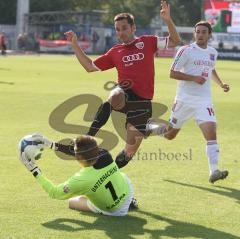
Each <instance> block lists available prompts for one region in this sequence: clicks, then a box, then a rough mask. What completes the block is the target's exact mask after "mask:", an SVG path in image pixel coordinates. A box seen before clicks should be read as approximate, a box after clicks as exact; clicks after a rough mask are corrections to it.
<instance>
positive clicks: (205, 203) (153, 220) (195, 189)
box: [0, 55, 240, 239]
mask: <svg viewBox="0 0 240 239" xmlns="http://www.w3.org/2000/svg"><path fill="white" fill-rule="evenodd" d="M171 62H172V59H156V62H155V63H156V65H155V68H156V79H155V97H154V102H160V103H163V104H165V105H166V106H167V107H168V111H167V112H166V113H165V114H164V115H163V116H162V118H163V119H165V120H167V119H168V117H169V114H170V111H169V109H170V107H171V104H172V102H173V99H174V96H175V90H176V82H175V81H174V80H170V79H169V77H168V75H169V68H170V64H171ZM217 70H218V73H219V75H220V76H221V77H222V79H223V80H224V81H225V82H226V83H229V84H230V86H231V91H230V92H229V93H223V91H222V90H221V89H220V88H219V87H218V86H216V84H214V83H213V85H212V93H213V99H214V104H215V110H216V114H217V119H218V142H219V145H220V168H224V169H225V168H226V169H228V170H229V171H230V175H229V178H228V179H227V180H224V181H221V182H217V183H216V184H215V185H210V184H209V183H208V164H207V158H206V155H205V141H204V139H203V137H202V135H201V133H200V130H199V129H198V127H197V126H196V124H195V123H194V122H193V121H191V122H188V123H187V124H186V125H184V127H183V129H182V131H181V132H180V134H179V135H178V137H177V138H176V140H174V141H166V140H164V139H161V138H158V137H150V138H148V139H147V140H145V141H144V142H143V143H142V145H141V148H140V150H139V153H138V154H137V155H136V156H135V158H134V160H133V161H132V162H131V163H130V164H129V165H128V166H127V167H125V168H124V169H123V171H124V172H125V173H126V174H127V175H128V176H129V177H130V178H131V180H132V182H133V184H134V187H135V195H136V197H137V199H138V201H139V204H140V210H139V211H134V212H130V213H129V215H128V216H127V217H124V218H109V217H105V216H98V215H93V214H90V213H79V212H76V211H71V210H68V208H67V202H66V201H57V200H52V199H50V198H49V197H48V195H47V194H46V193H45V192H44V191H43V190H42V189H41V188H40V186H39V185H38V184H37V183H36V182H35V180H34V178H33V177H32V176H31V175H30V174H29V173H28V172H27V171H26V169H25V168H24V167H23V166H22V165H21V163H20V162H19V160H18V151H17V144H18V141H19V139H20V138H21V137H22V136H24V135H26V134H28V133H32V132H41V133H42V134H44V135H46V136H47V137H49V138H52V139H55V140H60V139H62V138H65V137H72V136H74V135H75V134H74V132H78V133H81V132H82V130H83V129H87V128H80V126H85V127H87V126H89V125H90V121H89V120H90V119H89V118H87V119H85V120H83V115H84V112H85V111H86V109H87V106H86V105H84V106H81V107H77V106H78V104H79V103H80V102H81V100H82V98H81V97H82V95H83V94H87V95H86V97H87V98H88V99H89V102H90V104H91V105H92V107H93V108H92V112H94V111H95V110H96V108H97V106H98V105H97V103H96V102H98V103H99V101H95V100H96V98H93V99H92V98H91V97H92V96H93V97H94V95H95V96H97V97H100V99H102V100H104V99H106V97H107V96H108V94H109V91H107V90H106V89H104V84H105V83H106V82H107V81H114V80H115V79H116V77H117V75H116V72H115V71H114V70H111V71H107V72H102V73H98V72H97V73H91V74H87V73H86V72H85V71H84V70H83V69H82V68H81V67H80V65H79V64H78V63H77V60H76V59H75V58H74V57H73V56H60V55H59V56H46V55H41V56H14V57H13V56H10V57H6V58H0V74H1V80H0V102H1V104H0V112H1V116H0V132H1V136H0V145H1V147H0V155H1V158H0V161H1V162H0V182H1V183H0V192H1V194H0V238H1V239H18V238H26V239H27V238H34V239H40V238H41V239H43V238H49V239H50V238H54V239H55V238H58V239H65V238H72V239H74V238H93V237H97V238H163V239H167V238H204V239H205V238H207V239H210V238H216V239H220V238H222V239H237V238H240V222H239V215H240V207H239V202H240V184H239V182H240V179H239V166H240V160H239V154H240V148H239V145H238V142H239V128H240V123H239V119H238V115H239V108H240V107H239V106H240V105H239V104H240V103H239V102H240V95H239V87H240V82H239V76H238V71H239V62H234V61H219V62H218V63H217ZM79 95H81V96H80V100H79V98H72V97H74V96H79ZM69 99H71V100H72V101H71V102H70V103H74V104H75V105H76V108H75V109H74V110H72V111H71V112H69V114H68V115H67V116H66V118H65V125H62V121H63V118H64V114H62V113H60V115H59V114H56V115H57V117H56V115H55V118H53V119H52V118H51V120H50V122H53V126H54V127H55V128H52V127H51V126H50V124H49V118H50V115H52V114H51V113H52V112H53V110H54V109H55V108H56V107H57V106H59V105H60V104H62V103H63V102H64V101H66V100H69ZM100 99H99V98H98V100H100ZM61 109H65V108H61ZM65 110H66V111H70V110H69V108H67V109H65ZM61 112H62V111H61ZM90 116H91V117H93V115H91V114H90ZM91 117H90V118H91ZM114 123H115V124H119V121H117V122H116V120H115V121H114ZM121 124H122V123H121ZM119 127H120V126H119ZM56 129H57V130H56ZM104 129H105V130H107V131H109V132H110V133H111V134H114V135H115V137H114V136H112V137H114V139H116V137H117V136H118V135H116V133H115V132H116V130H115V129H114V127H113V123H112V120H109V122H108V123H107V124H106V125H105V126H104ZM60 131H61V132H60ZM101 141H102V139H99V142H101ZM110 143H113V142H111V140H109V142H107V144H110ZM116 143H117V145H116V147H114V148H113V149H112V150H111V153H112V154H113V156H116V154H117V153H118V152H119V151H120V150H121V149H122V148H123V147H124V141H123V140H122V139H121V138H119V137H118V141H116ZM164 154H165V155H166V157H165V159H164ZM176 154H181V155H183V154H185V155H186V156H187V157H188V159H187V160H183V156H182V158H181V159H180V160H176V159H172V158H173V157H174V155H175V156H176ZM190 154H191V156H190ZM151 155H152V156H151ZM160 157H161V159H160ZM167 157H168V159H167ZM190 157H191V160H190ZM151 159H152V160H151ZM38 164H39V166H40V168H41V169H42V171H43V172H44V173H45V175H47V176H48V178H50V179H51V180H52V181H53V182H55V183H60V182H62V181H64V180H66V179H67V178H68V177H69V176H71V175H72V174H73V173H74V172H76V171H77V170H78V169H79V166H78V164H77V163H76V162H73V161H71V162H66V161H63V160H59V159H58V158H57V157H56V156H55V154H54V153H53V152H51V151H50V150H49V151H46V152H44V156H43V159H42V160H40V161H39V163H38Z"/></svg>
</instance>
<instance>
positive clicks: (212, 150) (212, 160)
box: [206, 140, 219, 174]
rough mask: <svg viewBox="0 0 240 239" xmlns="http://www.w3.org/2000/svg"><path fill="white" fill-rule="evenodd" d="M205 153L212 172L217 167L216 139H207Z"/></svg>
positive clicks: (217, 150)
mask: <svg viewBox="0 0 240 239" xmlns="http://www.w3.org/2000/svg"><path fill="white" fill-rule="evenodd" d="M206 153H207V157H208V164H209V170H210V174H212V173H213V172H214V171H215V170H217V169H218V154H219V148H218V144H217V141H216V140H209V141H207V145H206Z"/></svg>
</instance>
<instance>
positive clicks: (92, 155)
mask: <svg viewBox="0 0 240 239" xmlns="http://www.w3.org/2000/svg"><path fill="white" fill-rule="evenodd" d="M98 151H99V148H98V145H97V142H96V140H95V139H94V138H93V137H91V136H88V135H83V136H79V137H77V138H76V139H75V141H74V152H75V156H76V158H77V159H78V160H86V161H88V163H89V164H90V163H91V162H93V161H95V160H96V159H97V158H98Z"/></svg>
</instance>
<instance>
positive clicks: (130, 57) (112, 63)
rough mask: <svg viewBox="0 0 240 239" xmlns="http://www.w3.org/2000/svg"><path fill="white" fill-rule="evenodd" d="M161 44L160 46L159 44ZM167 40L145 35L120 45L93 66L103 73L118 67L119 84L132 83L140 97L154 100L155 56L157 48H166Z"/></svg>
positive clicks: (99, 58) (132, 87)
mask: <svg viewBox="0 0 240 239" xmlns="http://www.w3.org/2000/svg"><path fill="white" fill-rule="evenodd" d="M159 43H160V44H159ZM166 45H167V38H162V39H160V38H158V37H157V36H153V35H148V36H147V35H144V36H141V37H138V38H136V39H135V40H134V41H133V42H132V43H130V44H118V45H115V46H114V47H112V48H111V49H110V50H109V51H108V52H107V53H106V54H104V55H102V56H100V57H98V58H97V59H96V60H95V61H94V62H93V64H94V65H95V66H96V67H97V68H98V69H99V70H101V71H104V70H108V69H111V68H113V67H116V69H117V71H118V83H121V82H123V81H125V80H128V81H131V87H130V88H131V89H132V90H133V91H134V93H136V94H137V95H138V96H140V97H143V98H145V99H152V98H153V93H154V73H155V72H154V55H155V53H156V51H157V47H158V46H161V47H166Z"/></svg>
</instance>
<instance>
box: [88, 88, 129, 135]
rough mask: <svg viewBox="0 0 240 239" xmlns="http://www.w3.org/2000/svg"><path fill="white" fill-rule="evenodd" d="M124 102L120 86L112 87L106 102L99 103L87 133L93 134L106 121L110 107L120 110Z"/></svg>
mask: <svg viewBox="0 0 240 239" xmlns="http://www.w3.org/2000/svg"><path fill="white" fill-rule="evenodd" d="M124 104H125V94H124V91H123V90H122V89H121V88H120V87H116V88H114V89H113V90H112V91H111V93H110V95H109V98H108V100H107V101H106V102H104V103H103V104H101V106H100V107H99V108H98V111H97V113H96V115H95V118H94V121H93V122H92V124H91V126H90V129H89V131H88V133H87V135H91V136H95V135H96V134H97V132H98V131H99V129H100V128H101V127H102V126H103V125H105V124H106V122H107V121H108V119H109V117H110V114H111V112H112V109H114V110H120V109H121V108H123V107H124Z"/></svg>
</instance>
